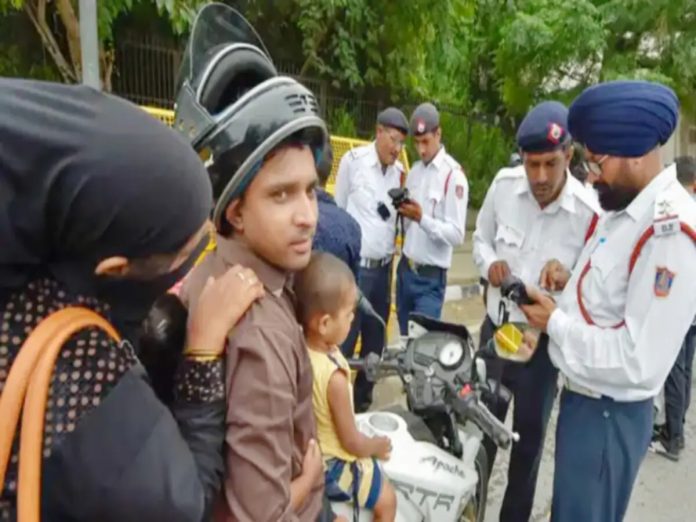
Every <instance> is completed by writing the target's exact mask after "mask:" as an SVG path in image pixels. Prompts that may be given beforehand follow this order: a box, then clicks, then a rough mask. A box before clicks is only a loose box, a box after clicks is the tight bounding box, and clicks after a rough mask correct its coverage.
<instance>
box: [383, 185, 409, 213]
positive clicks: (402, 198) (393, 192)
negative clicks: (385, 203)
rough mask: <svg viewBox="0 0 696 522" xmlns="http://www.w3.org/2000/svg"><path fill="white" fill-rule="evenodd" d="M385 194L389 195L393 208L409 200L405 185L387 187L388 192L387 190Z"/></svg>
mask: <svg viewBox="0 0 696 522" xmlns="http://www.w3.org/2000/svg"><path fill="white" fill-rule="evenodd" d="M387 194H389V197H390V198H391V200H392V205H394V208H396V209H398V208H399V207H400V206H401V205H403V204H404V203H407V202H408V201H410V200H411V198H410V195H409V193H408V189H407V188H406V187H398V188H393V189H389V192H387Z"/></svg>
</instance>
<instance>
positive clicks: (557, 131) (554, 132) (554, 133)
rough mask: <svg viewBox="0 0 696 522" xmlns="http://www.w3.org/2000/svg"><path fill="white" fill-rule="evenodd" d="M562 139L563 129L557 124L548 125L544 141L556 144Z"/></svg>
mask: <svg viewBox="0 0 696 522" xmlns="http://www.w3.org/2000/svg"><path fill="white" fill-rule="evenodd" d="M562 137H563V128H562V127H561V126H560V125H559V124H558V123H553V122H551V123H549V132H548V134H547V135H546V139H547V140H549V141H550V142H551V143H554V144H558V143H560V141H561V138H562Z"/></svg>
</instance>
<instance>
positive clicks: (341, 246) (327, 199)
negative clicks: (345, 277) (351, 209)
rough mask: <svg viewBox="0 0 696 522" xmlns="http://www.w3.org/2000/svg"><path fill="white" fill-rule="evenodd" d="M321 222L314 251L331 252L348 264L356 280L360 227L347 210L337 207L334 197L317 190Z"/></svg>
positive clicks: (358, 266)
mask: <svg viewBox="0 0 696 522" xmlns="http://www.w3.org/2000/svg"><path fill="white" fill-rule="evenodd" d="M317 205H318V207H319V220H318V222H317V231H316V234H315V235H314V243H313V245H312V248H313V250H319V251H321V252H329V253H330V254H333V255H335V256H336V257H337V258H339V259H341V260H342V261H343V262H344V263H345V264H347V265H348V266H349V267H350V269H351V271H352V272H353V275H355V280H356V281H357V280H358V270H359V269H360V246H361V242H362V241H361V234H360V225H358V222H357V221H355V219H354V218H353V217H352V216H351V215H350V214H348V212H346V211H345V210H343V209H342V208H340V207H339V206H338V205H336V201H335V200H334V198H333V196H331V194H329V193H328V192H326V190H324V189H323V188H318V189H317Z"/></svg>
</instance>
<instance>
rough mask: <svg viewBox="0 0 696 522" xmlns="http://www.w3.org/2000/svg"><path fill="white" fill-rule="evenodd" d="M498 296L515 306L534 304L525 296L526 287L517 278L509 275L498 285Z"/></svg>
mask: <svg viewBox="0 0 696 522" xmlns="http://www.w3.org/2000/svg"><path fill="white" fill-rule="evenodd" d="M500 294H501V295H502V296H503V297H504V298H506V299H509V300H510V301H512V302H513V303H515V304H517V305H528V304H534V301H532V300H531V299H530V298H529V296H528V295H527V287H526V285H525V284H524V283H523V282H522V280H521V279H520V278H519V277H516V276H514V275H512V274H511V275H509V276H507V277H506V278H505V279H503V282H502V284H501V285H500Z"/></svg>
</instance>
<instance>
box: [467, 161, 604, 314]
mask: <svg viewBox="0 0 696 522" xmlns="http://www.w3.org/2000/svg"><path fill="white" fill-rule="evenodd" d="M599 212H600V208H599V204H598V203H597V202H596V201H595V199H594V198H593V197H592V195H591V194H590V193H589V192H588V191H587V189H586V188H585V187H584V186H583V185H582V183H580V182H579V181H578V180H577V179H575V178H574V177H573V176H571V175H570V174H569V173H567V174H566V182H565V185H564V186H563V189H562V190H561V193H560V194H559V195H558V198H556V200H555V201H553V202H551V203H550V204H549V205H547V206H546V207H545V208H543V209H542V208H541V207H540V206H539V203H537V201H536V199H535V198H534V195H533V194H532V192H531V189H530V187H529V182H528V180H527V174H526V171H525V168H524V166H523V165H520V166H518V167H513V168H504V169H502V170H500V171H499V172H498V174H497V175H496V177H495V178H494V179H493V183H492V184H491V186H490V187H489V189H488V193H487V194H486V198H485V199H484V201H483V205H482V206H481V210H480V211H479V214H478V218H477V220H476V231H475V232H474V262H475V263H476V266H477V267H478V269H479V273H480V274H481V276H482V277H484V278H486V279H488V270H489V268H490V266H491V265H492V264H493V263H494V262H495V261H506V262H507V264H508V266H509V267H510V271H511V272H512V274H513V275H515V276H517V277H519V278H520V279H521V280H522V281H524V282H525V283H526V284H531V285H538V284H539V278H540V276H541V271H542V269H543V268H544V265H545V264H546V263H547V261H549V260H551V259H557V260H558V261H560V262H561V263H563V266H565V267H566V268H567V269H568V270H572V269H573V267H574V266H575V262H576V261H577V259H578V256H579V255H580V252H581V251H582V248H583V246H584V245H585V240H586V239H587V234H588V230H590V227H591V224H592V222H593V219H595V220H596V218H595V217H594V216H595V215H597V214H599ZM487 297H488V299H487V303H488V306H487V308H488V309H487V312H488V316H489V317H490V318H491V321H493V323H494V324H496V325H500V317H499V315H500V314H499V306H500V288H494V287H492V286H490V285H489V286H488V296H487ZM509 312H510V320H511V321H516V322H523V323H526V322H527V320H526V318H525V317H524V315H523V314H522V312H521V311H520V309H519V308H518V307H517V306H515V305H512V306H511V307H510V308H509Z"/></svg>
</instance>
